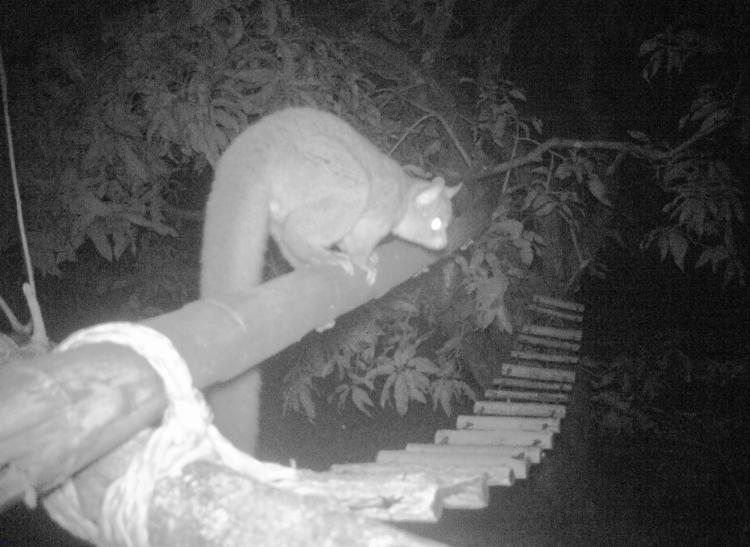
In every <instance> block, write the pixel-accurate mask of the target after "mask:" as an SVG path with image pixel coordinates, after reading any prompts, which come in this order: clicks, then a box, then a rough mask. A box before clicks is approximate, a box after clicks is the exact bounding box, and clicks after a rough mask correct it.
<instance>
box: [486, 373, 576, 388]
mask: <svg viewBox="0 0 750 547" xmlns="http://www.w3.org/2000/svg"><path fill="white" fill-rule="evenodd" d="M492 385H493V386H495V387H497V388H504V387H512V388H516V389H528V390H533V391H566V392H570V391H573V384H569V383H567V382H544V381H541V380H524V379H520V378H506V377H504V376H499V377H497V378H493V379H492Z"/></svg>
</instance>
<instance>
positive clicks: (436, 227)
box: [430, 218, 443, 231]
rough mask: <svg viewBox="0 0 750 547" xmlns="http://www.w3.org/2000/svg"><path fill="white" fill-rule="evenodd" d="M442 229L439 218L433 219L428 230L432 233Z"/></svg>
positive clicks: (441, 222)
mask: <svg viewBox="0 0 750 547" xmlns="http://www.w3.org/2000/svg"><path fill="white" fill-rule="evenodd" d="M442 227H443V221H442V220H440V219H439V218H433V219H432V222H430V228H432V230H434V231H438V230H440V229H442Z"/></svg>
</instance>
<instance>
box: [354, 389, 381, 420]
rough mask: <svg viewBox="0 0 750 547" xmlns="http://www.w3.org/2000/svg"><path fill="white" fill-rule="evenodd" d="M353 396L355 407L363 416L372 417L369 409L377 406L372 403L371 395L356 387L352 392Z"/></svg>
mask: <svg viewBox="0 0 750 547" xmlns="http://www.w3.org/2000/svg"><path fill="white" fill-rule="evenodd" d="M351 396H352V403H354V406H356V407H357V408H358V409H359V411H360V412H362V413H363V414H365V415H367V416H369V417H372V414H371V413H370V410H369V407H374V406H375V405H374V404H373V403H372V399H371V398H370V394H369V393H367V392H366V391H365V390H364V389H362V388H359V387H354V388H353V389H352V391H351Z"/></svg>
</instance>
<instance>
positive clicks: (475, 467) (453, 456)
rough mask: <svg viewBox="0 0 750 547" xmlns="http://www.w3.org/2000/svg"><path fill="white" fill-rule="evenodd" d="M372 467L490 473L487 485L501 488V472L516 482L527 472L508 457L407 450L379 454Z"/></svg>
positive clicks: (519, 461)
mask: <svg viewBox="0 0 750 547" xmlns="http://www.w3.org/2000/svg"><path fill="white" fill-rule="evenodd" d="M375 463H383V464H399V465H400V464H411V465H418V466H424V467H425V468H428V469H429V468H431V467H432V468H434V467H439V468H453V467H461V468H465V469H467V470H469V471H472V472H477V471H479V470H481V472H486V470H488V469H489V470H490V472H489V485H490V486H494V485H496V484H502V483H503V482H504V481H505V480H506V477H507V475H508V472H507V470H506V469H504V468H510V469H512V470H513V474H514V476H515V478H516V479H525V478H526V477H527V476H528V472H529V462H528V461H527V460H526V459H525V458H523V459H516V458H512V457H510V456H501V457H497V456H490V455H487V454H478V453H474V454H466V453H463V454H457V453H450V452H448V453H438V452H432V453H428V452H409V451H406V450H381V451H380V452H378V455H377V456H376V458H375Z"/></svg>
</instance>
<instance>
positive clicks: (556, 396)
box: [484, 389, 569, 404]
mask: <svg viewBox="0 0 750 547" xmlns="http://www.w3.org/2000/svg"><path fill="white" fill-rule="evenodd" d="M484 396H485V397H486V398H487V399H490V400H491V401H534V402H536V403H560V404H565V403H567V402H568V399H569V396H568V394H567V393H553V392H548V391H515V390H512V389H487V390H485V392H484Z"/></svg>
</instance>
